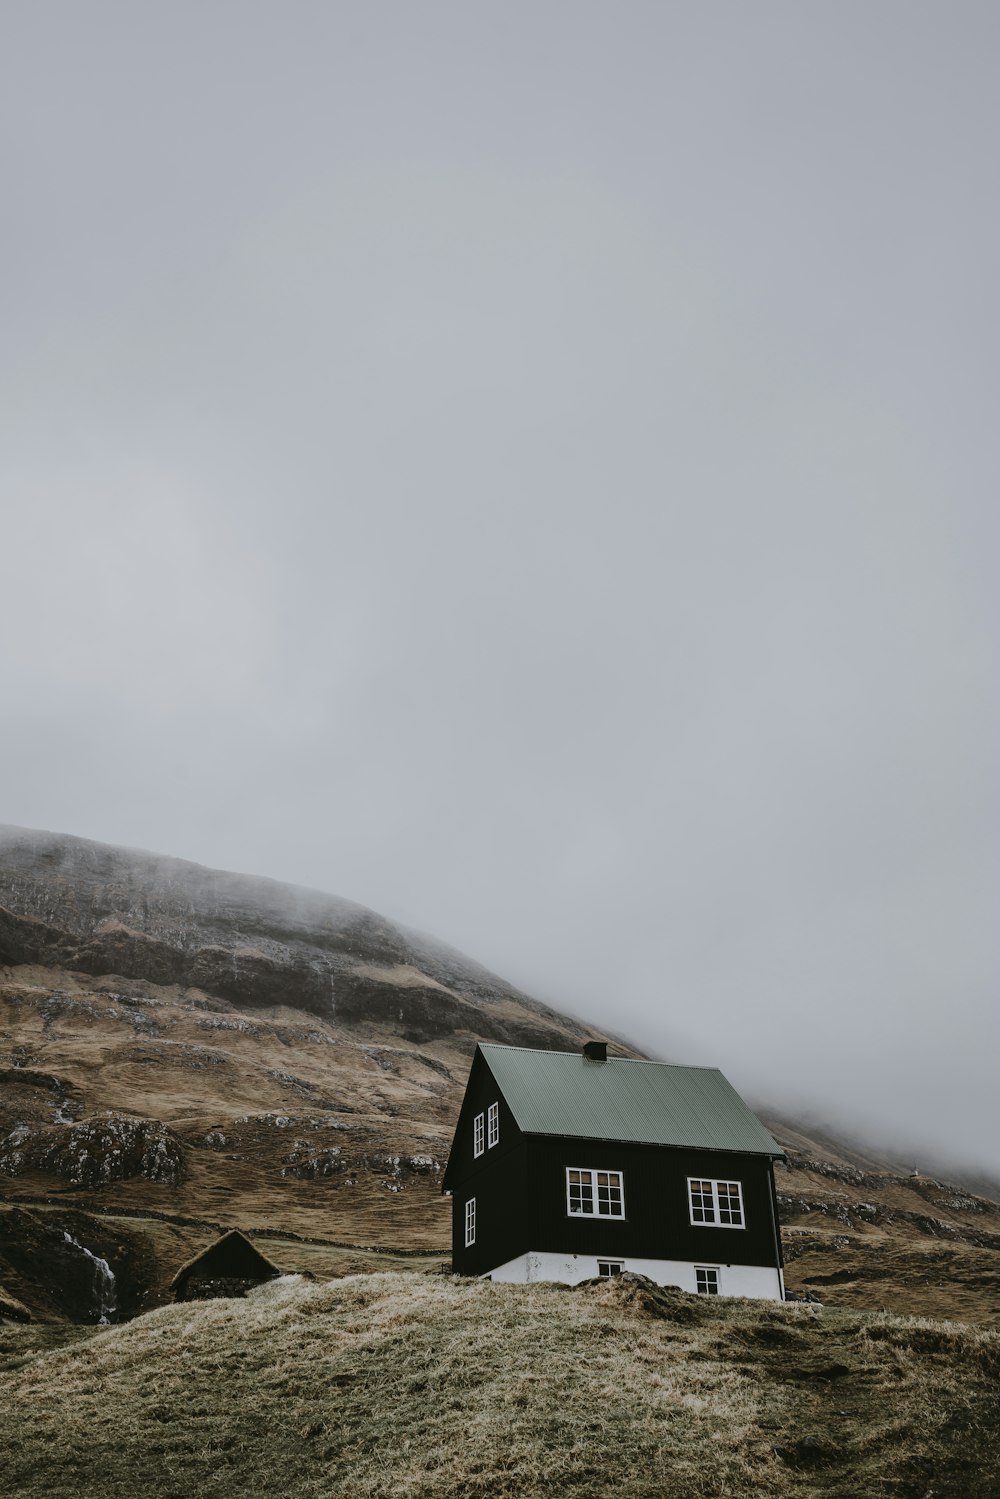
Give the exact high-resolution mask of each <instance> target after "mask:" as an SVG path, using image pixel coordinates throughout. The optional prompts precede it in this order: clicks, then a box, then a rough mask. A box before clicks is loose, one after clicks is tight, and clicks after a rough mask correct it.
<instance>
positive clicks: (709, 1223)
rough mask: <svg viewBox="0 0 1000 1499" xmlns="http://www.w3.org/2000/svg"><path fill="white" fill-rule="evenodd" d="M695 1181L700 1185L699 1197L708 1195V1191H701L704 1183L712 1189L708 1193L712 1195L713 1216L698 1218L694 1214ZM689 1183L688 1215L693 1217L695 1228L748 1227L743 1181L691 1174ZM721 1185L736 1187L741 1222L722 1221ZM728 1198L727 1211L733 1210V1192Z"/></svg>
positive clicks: (703, 1207) (703, 1208)
mask: <svg viewBox="0 0 1000 1499" xmlns="http://www.w3.org/2000/svg"><path fill="white" fill-rule="evenodd" d="M695 1182H697V1183H698V1185H699V1192H698V1195H699V1197H702V1198H704V1197H705V1196H706V1193H704V1192H703V1191H701V1187H702V1185H706V1186H708V1187H709V1189H710V1193H709V1194H708V1195H710V1196H711V1211H712V1217H711V1218H710V1219H709V1218H696V1217H695V1215H694V1213H695V1204H694V1184H695ZM687 1184H688V1215H689V1217H690V1219H691V1224H692V1227H694V1228H746V1226H747V1215H746V1209H745V1208H744V1206H743V1183H742V1182H737V1181H728V1180H726V1179H724V1178H722V1177H720V1178H719V1179H718V1180H716V1179H715V1178H714V1177H710V1176H689V1177H688V1179H687ZM720 1187H735V1188H736V1201H737V1202H738V1204H739V1215H740V1221H739V1223H723V1221H722V1204H721V1202H720V1198H719V1188H720ZM727 1198H728V1201H727V1203H726V1211H727V1212H732V1194H731V1193H727ZM704 1210H705V1204H704V1203H702V1211H704Z"/></svg>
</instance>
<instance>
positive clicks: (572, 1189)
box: [566, 1166, 625, 1218]
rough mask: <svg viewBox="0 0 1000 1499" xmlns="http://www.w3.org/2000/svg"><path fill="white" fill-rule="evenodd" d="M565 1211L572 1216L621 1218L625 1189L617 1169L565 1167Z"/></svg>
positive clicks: (623, 1211) (622, 1216)
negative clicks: (595, 1169)
mask: <svg viewBox="0 0 1000 1499" xmlns="http://www.w3.org/2000/svg"><path fill="white" fill-rule="evenodd" d="M566 1211H567V1212H568V1213H569V1215H570V1217H571V1218H624V1217H625V1189H624V1186H623V1184H622V1174H621V1172H620V1171H586V1170H579V1169H577V1168H576V1167H575V1166H567V1168H566Z"/></svg>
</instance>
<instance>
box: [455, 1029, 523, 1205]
mask: <svg viewBox="0 0 1000 1499" xmlns="http://www.w3.org/2000/svg"><path fill="white" fill-rule="evenodd" d="M491 1103H498V1104H499V1105H500V1143H499V1144H498V1145H494V1147H493V1149H492V1150H490V1149H487V1150H486V1151H485V1152H484V1153H483V1155H481V1156H478V1157H477V1156H475V1155H474V1154H473V1120H474V1119H475V1117H476V1115H477V1114H482V1115H483V1116H484V1118H483V1123H484V1126H485V1123H486V1114H487V1111H488V1110H489V1106H490V1104H491ZM520 1140H521V1131H520V1130H519V1129H518V1127H517V1125H516V1124H515V1122H514V1115H513V1114H512V1113H511V1111H510V1109H509V1107H508V1106H507V1101H506V1099H505V1098H503V1097H502V1096H501V1094H500V1089H499V1088H498V1087H497V1085H496V1082H495V1080H494V1077H493V1074H492V1072H491V1071H490V1069H489V1068H488V1067H487V1065H486V1063H485V1061H484V1060H483V1058H482V1055H481V1054H480V1053H479V1052H478V1051H477V1052H476V1055H475V1057H474V1058H473V1063H472V1070H471V1072H470V1073H469V1081H468V1084H467V1085H466V1089H465V1099H464V1101H463V1103H462V1109H461V1112H460V1113H459V1116H458V1124H457V1125H456V1127H455V1138H454V1141H453V1142H452V1147H451V1151H450V1153H449V1155H448V1166H447V1169H446V1171H445V1175H444V1181H443V1183H442V1185H443V1186H444V1187H445V1189H446V1190H448V1191H451V1192H455V1194H456V1196H457V1192H458V1188H459V1186H461V1184H462V1183H464V1181H465V1180H466V1178H467V1177H470V1176H472V1175H474V1174H475V1173H477V1172H479V1171H481V1170H483V1169H484V1167H485V1166H487V1165H491V1164H492V1163H493V1162H494V1161H495V1160H496V1159H497V1157H498V1156H501V1155H505V1154H506V1153H507V1152H508V1151H510V1150H512V1149H515V1148H516V1147H517V1145H518V1143H519V1142H520Z"/></svg>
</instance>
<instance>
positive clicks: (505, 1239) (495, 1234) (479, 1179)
mask: <svg viewBox="0 0 1000 1499" xmlns="http://www.w3.org/2000/svg"><path fill="white" fill-rule="evenodd" d="M491 1103H497V1104H499V1105H500V1140H499V1142H498V1143H497V1144H496V1145H494V1146H493V1147H492V1148H491V1147H490V1146H488V1145H487V1146H486V1148H485V1149H484V1151H483V1154H482V1155H481V1156H476V1155H474V1154H473V1138H474V1137H473V1121H474V1119H475V1117H476V1115H477V1114H482V1115H483V1127H484V1142H485V1141H486V1140H488V1139H489V1130H488V1123H489V1119H488V1115H489V1107H490V1104H491ZM525 1171H526V1155H525V1145H524V1137H523V1136H522V1134H521V1131H520V1130H519V1129H518V1127H517V1125H516V1124H515V1123H514V1116H513V1114H512V1113H511V1111H510V1109H509V1108H508V1107H507V1102H506V1100H505V1099H504V1098H502V1097H501V1095H500V1089H499V1088H498V1087H497V1085H496V1083H495V1081H494V1079H493V1074H492V1072H491V1071H490V1069H489V1068H488V1067H487V1065H486V1063H485V1061H484V1060H483V1058H482V1056H481V1054H480V1053H479V1052H478V1051H477V1052H476V1054H475V1057H474V1058H473V1062H472V1070H471V1072H470V1073H469V1082H468V1086H467V1088H466V1092H465V1101H464V1103H463V1104H462V1111H461V1113H460V1114H459V1116H458V1125H457V1127H456V1129H455V1138H454V1140H453V1142H452V1147H451V1153H450V1155H449V1157H448V1168H447V1171H446V1172H445V1186H446V1187H447V1188H448V1190H449V1191H450V1192H451V1194H452V1204H451V1249H452V1267H453V1268H454V1270H455V1272H456V1274H458V1275H482V1274H484V1273H485V1271H487V1270H492V1269H494V1268H495V1266H497V1265H503V1264H505V1263H506V1262H507V1260H512V1259H516V1258H517V1256H518V1255H519V1254H524V1253H526V1251H527V1250H529V1249H531V1248H532V1245H531V1243H530V1242H529V1239H528V1227H529V1225H528V1222H527V1216H526V1194H525ZM470 1197H475V1199H476V1242H475V1244H474V1245H472V1246H471V1247H470V1248H469V1249H466V1247H465V1204H466V1202H467V1201H468V1200H469V1198H470Z"/></svg>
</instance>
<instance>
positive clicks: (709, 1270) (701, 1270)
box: [694, 1265, 719, 1296]
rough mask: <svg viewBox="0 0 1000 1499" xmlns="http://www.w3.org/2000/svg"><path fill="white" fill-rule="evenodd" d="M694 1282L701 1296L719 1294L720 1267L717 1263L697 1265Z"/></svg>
mask: <svg viewBox="0 0 1000 1499" xmlns="http://www.w3.org/2000/svg"><path fill="white" fill-rule="evenodd" d="M694 1283H695V1288H696V1289H697V1292H698V1295H699V1296H718V1294H719V1271H718V1267H717V1266H715V1265H695V1267H694Z"/></svg>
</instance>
